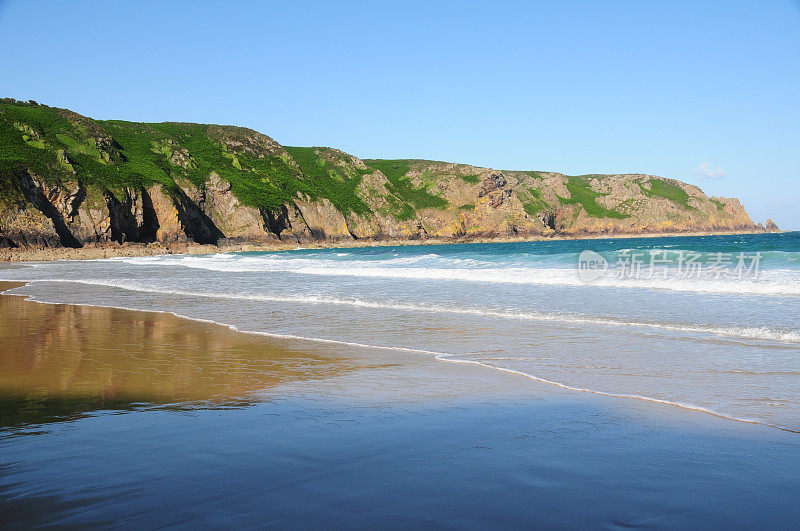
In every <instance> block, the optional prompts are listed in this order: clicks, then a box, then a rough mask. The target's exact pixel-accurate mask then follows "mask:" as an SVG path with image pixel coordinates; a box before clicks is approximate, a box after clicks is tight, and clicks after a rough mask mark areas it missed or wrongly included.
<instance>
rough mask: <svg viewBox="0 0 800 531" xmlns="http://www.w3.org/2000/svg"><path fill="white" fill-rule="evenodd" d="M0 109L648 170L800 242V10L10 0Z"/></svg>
mask: <svg viewBox="0 0 800 531" xmlns="http://www.w3.org/2000/svg"><path fill="white" fill-rule="evenodd" d="M0 49H2V50H3V57H2V61H0V96H6V97H13V98H17V99H24V100H27V99H35V100H37V101H39V102H41V103H45V104H48V105H52V106H58V107H67V108H70V109H73V110H75V111H77V112H80V113H82V114H85V115H88V116H92V117H95V118H116V119H126V120H135V121H154V122H156V121H167V120H169V121H192V122H202V123H227V124H234V125H242V126H247V127H251V128H253V129H256V130H259V131H261V132H264V133H266V134H268V135H270V136H272V137H274V138H275V139H276V140H278V141H279V142H281V143H282V144H285V145H325V146H334V147H338V148H340V149H343V150H345V151H347V152H349V153H352V154H354V155H357V156H359V157H362V158H370V157H392V158H395V157H397V158H401V157H403V158H428V159H436V160H447V161H455V162H466V163H472V164H477V165H481V166H489V167H493V168H499V169H531V170H553V171H560V172H564V173H567V174H582V173H609V172H637V173H650V174H656V175H661V176H665V177H672V178H676V179H681V180H684V181H687V182H691V183H694V184H698V185H700V186H701V188H703V190H704V191H706V192H707V193H708V194H713V195H723V196H733V197H739V198H740V199H741V200H742V202H743V203H744V205H745V206H746V207H747V209H748V211H749V212H750V214H751V216H752V217H753V218H754V220H755V221H764V220H765V219H766V218H767V217H772V218H773V219H774V220H775V221H776V222H777V223H778V224H779V225H780V226H781V227H782V228H790V229H800V3H798V2H796V1H794V2H793V1H790V0H776V1H761V2H757V1H753V2H735V1H733V2H732V1H722V2H689V1H686V2H683V1H675V2H635V1H630V2H613V1H604V2H555V1H553V2H542V3H536V2H518V3H517V2H502V1H497V2H485V1H482V2H466V1H464V2H419V3H417V2H392V3H389V2H347V3H345V2H339V3H333V2H331V3H322V2H216V3H212V2H197V1H195V2H169V1H168V2H145V1H138V2H133V1H131V2H101V1H94V2H80V1H77V0H73V1H70V2H63V1H58V2H30V1H15V0H0Z"/></svg>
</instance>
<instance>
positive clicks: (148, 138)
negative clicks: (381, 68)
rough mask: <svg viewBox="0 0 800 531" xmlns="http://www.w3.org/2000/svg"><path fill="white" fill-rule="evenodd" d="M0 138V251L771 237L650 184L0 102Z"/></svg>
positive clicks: (689, 196) (741, 215)
mask: <svg viewBox="0 0 800 531" xmlns="http://www.w3.org/2000/svg"><path fill="white" fill-rule="evenodd" d="M42 113H45V114H47V115H48V116H49V120H50V121H49V122H42V121H41V120H40V118H39V117H40V116H41V115H42ZM48 124H57V128H56V126H52V127H54V129H53V130H49V129H48V127H50V126H51V125H48ZM0 135H2V139H3V142H4V143H5V144H4V145H6V146H11V147H9V148H8V149H6V150H5V151H2V152H0V246H5V247H15V246H26V247H81V246H83V245H87V244H100V245H124V244H126V243H139V244H150V243H159V244H162V245H170V244H186V243H192V242H194V243H200V244H217V243H220V242H223V241H232V242H253V243H258V244H269V243H270V242H296V243H302V242H305V241H323V242H338V241H355V240H368V241H386V240H425V239H429V238H435V239H438V240H443V241H455V240H469V239H478V238H496V237H503V238H507V237H517V238H527V237H547V236H554V235H563V236H574V237H579V236H589V235H613V234H646V233H667V232H669V233H678V232H719V231H757V230H764V231H770V232H772V231H778V227H777V226H776V225H775V224H774V223H773V222H772V221H771V220H768V221H767V224H766V227H764V226H761V225H760V224H759V225H756V224H754V223H753V221H752V220H751V219H750V217H749V216H748V214H747V212H746V211H745V209H744V207H743V206H742V205H741V203H740V202H739V201H738V200H736V199H730V198H722V197H708V196H706V195H705V194H704V193H703V192H702V191H701V190H700V189H699V188H697V187H696V186H694V185H691V184H687V183H683V182H681V181H677V180H673V179H665V178H661V177H656V176H652V175H643V174H625V175H582V176H567V175H563V174H560V173H555V172H534V171H499V170H495V169H491V168H481V167H476V166H469V165H463V164H453V163H444V162H435V161H424V160H361V159H359V158H357V157H354V156H352V155H349V154H347V153H344V152H342V151H339V150H336V149H331V148H291V147H290V148H286V147H284V146H281V145H280V144H279V143H278V142H276V141H275V140H273V139H272V138H270V137H268V136H266V135H263V134H261V133H258V132H256V131H252V130H249V129H243V128H238V127H232V126H216V125H200V124H171V123H166V124H136V123H129V122H116V121H115V122H101V121H96V120H92V119H90V118H86V117H83V116H80V115H78V114H76V113H73V112H71V111H67V110H64V109H54V108H50V107H45V106H38V105H37V106H32V105H29V104H21V103H19V102H14V101H12V100H3V101H0ZM118 138H119V140H118Z"/></svg>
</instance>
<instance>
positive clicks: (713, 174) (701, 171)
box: [694, 162, 728, 181]
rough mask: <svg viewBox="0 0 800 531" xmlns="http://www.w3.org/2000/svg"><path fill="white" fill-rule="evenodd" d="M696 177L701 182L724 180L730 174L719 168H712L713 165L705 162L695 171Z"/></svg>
mask: <svg viewBox="0 0 800 531" xmlns="http://www.w3.org/2000/svg"><path fill="white" fill-rule="evenodd" d="M694 176H695V177H697V178H698V179H700V180H701V181H711V180H715V179H724V178H725V177H727V176H728V174H727V173H725V170H723V169H722V168H720V167H719V166H717V167H716V168H712V167H711V164H709V163H708V162H704V163H702V164H701V165H700V166H698V167H697V169H696V170H694Z"/></svg>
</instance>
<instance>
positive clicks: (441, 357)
mask: <svg viewBox="0 0 800 531" xmlns="http://www.w3.org/2000/svg"><path fill="white" fill-rule="evenodd" d="M19 282H25V285H27V284H29V283H32V282H37V281H36V280H34V281H19ZM43 282H48V281H43ZM66 282H69V281H66ZM24 287H25V286H20V287H19V288H24ZM19 288H13V289H10V290H8V291H6V292H4V293H2V294H0V296H2V295H10V296H17V297H22V298H23V299H24V300H27V301H30V302H34V303H38V304H52V305H71V306H91V307H96V308H116V309H119V310H126V311H134V312H144V313H161V314H169V315H173V316H175V317H178V318H181V319H187V320H189V321H197V322H202V323H210V324H215V325H220V326H224V327H227V328H229V329H230V330H233V331H235V332H240V333H243V334H250V335H258V336H264V337H274V338H280V339H289V340H295V341H309V342H314V343H323V344H330V345H343V346H349V347H354V348H363V349H372V350H388V351H394V352H409V353H417V354H427V355H431V356H433V358H434V359H435V360H436V361H441V362H446V363H461V364H465V365H475V366H478V367H484V368H486V369H492V370H495V371H500V372H504V373H507V374H513V375H516V376H521V377H523V378H528V379H529V380H533V381H536V382H540V383H544V384H548V385H552V386H555V387H558V388H560V389H564V390H566V391H572V392H578V393H588V394H593V395H598V396H604V397H609V398H618V399H629V400H640V401H642V402H650V403H654V404H662V405H667V406H671V407H676V408H680V409H684V410H688V411H695V412H698V413H705V414H707V415H712V416H714V417H718V418H721V419H725V420H731V421H734V422H742V423H745V424H757V425H761V426H766V427H768V428H774V429H776V430H781V431H785V432H789V433H797V434H800V430H796V429H792V428H787V427H785V426H778V425H776V424H769V423H767V422H763V421H760V420H754V419H745V418H739V417H733V416H729V415H726V414H724V413H719V412H717V411H714V410H712V409H708V408H705V407H702V406H695V405H692V404H683V403H681V402H674V401H671V400H664V399H661V398H653V397H648V396H641V395H632V394H624V393H611V392H608V391H599V390H597V389H588V388H585V387H573V386H571V385H567V384H564V383H561V382H557V381H555V380H548V379H546V378H542V377H539V376H535V375H533V374H529V373H526V372H523V371H518V370H516V369H509V368H505V367H497V366H496V365H491V364H489V363H484V362H481V361H477V360H465V359H458V358H454V357H453V356H455V354H449V353H446V352H436V351H433V350H425V349H418V348H410V347H395V346H383V345H370V344H367V343H356V342H350V341H342V340H337V339H325V338H318V337H307V336H300V335H294V334H279V333H275V332H261V331H255V330H242V329H240V328H237V327H236V326H235V325H231V324H227V323H220V322H218V321H213V320H210V319H203V318H199V317H189V316H187V315H182V314H179V313H176V312H172V311H169V310H144V309H140V308H130V307H125V306H113V305H102V304H87V303H71V302H68V303H59V302H50V301H43V300H38V299H36V298H35V297H34V296H33V295H29V294H16V293H11V292H13V291H16V289H19ZM123 289H124V288H123Z"/></svg>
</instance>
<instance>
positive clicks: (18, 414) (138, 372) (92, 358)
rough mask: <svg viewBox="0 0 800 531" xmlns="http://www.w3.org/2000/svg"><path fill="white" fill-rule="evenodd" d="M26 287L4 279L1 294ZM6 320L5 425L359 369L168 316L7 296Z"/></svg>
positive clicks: (0, 410)
mask: <svg viewBox="0 0 800 531" xmlns="http://www.w3.org/2000/svg"><path fill="white" fill-rule="evenodd" d="M18 285H19V284H14V283H8V282H0V291H3V290H8V289H10V288H13V287H16V286H18ZM0 323H2V326H0V426H14V425H20V424H27V423H39V422H47V421H49V420H57V419H59V418H64V417H70V416H75V415H79V414H80V413H81V412H85V411H91V410H97V409H129V408H131V407H135V406H137V405H141V404H142V403H145V404H153V403H156V404H164V403H177V402H197V401H202V402H211V403H212V404H220V403H230V402H232V401H233V402H235V401H240V400H247V399H249V398H250V395H251V393H253V392H255V391H260V390H264V389H268V388H270V387H274V386H276V385H278V384H283V383H287V382H290V381H295V380H305V379H320V378H328V377H331V376H338V375H341V374H343V373H345V372H347V371H353V370H357V369H358V368H360V367H359V366H357V364H356V363H354V362H353V361H351V360H349V359H347V358H344V357H341V356H340V357H334V356H330V355H326V354H325V353H320V352H313V353H311V352H308V351H305V350H302V349H300V348H291V347H288V346H283V345H280V344H276V342H274V341H270V340H268V339H266V338H262V337H258V336H251V335H247V334H241V333H238V332H235V331H232V330H230V329H228V328H226V327H224V326H219V325H210V324H206V323H200V322H195V321H191V320H187V319H182V318H178V317H175V316H172V315H169V314H162V313H151V312H135V311H129V310H119V309H114V308H98V307H89V306H73V305H63V304H39V303H35V302H31V301H26V300H24V299H23V298H22V297H17V296H13V295H0Z"/></svg>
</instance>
